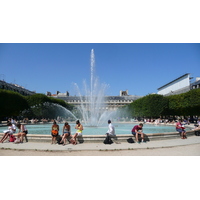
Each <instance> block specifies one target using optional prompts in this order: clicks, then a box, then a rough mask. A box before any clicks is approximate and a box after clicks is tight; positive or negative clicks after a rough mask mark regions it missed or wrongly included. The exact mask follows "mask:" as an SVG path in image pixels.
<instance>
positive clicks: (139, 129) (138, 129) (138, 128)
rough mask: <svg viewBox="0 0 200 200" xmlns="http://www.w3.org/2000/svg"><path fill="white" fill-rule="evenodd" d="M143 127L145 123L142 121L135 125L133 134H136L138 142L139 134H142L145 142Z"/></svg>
mask: <svg viewBox="0 0 200 200" xmlns="http://www.w3.org/2000/svg"><path fill="white" fill-rule="evenodd" d="M142 128H143V124H142V123H140V124H139V125H136V126H134V127H133V129H132V134H133V135H134V136H135V140H136V142H137V143H139V140H138V134H140V135H141V138H142V142H145V141H144V133H143V132H142V131H143V130H142Z"/></svg>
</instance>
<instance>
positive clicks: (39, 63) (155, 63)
mask: <svg viewBox="0 0 200 200" xmlns="http://www.w3.org/2000/svg"><path fill="white" fill-rule="evenodd" d="M91 49H94V52H95V61H96V62H95V68H96V75H97V76H98V77H99V81H100V82H101V83H106V84H108V85H109V89H108V90H107V91H106V94H107V95H114V96H115V95H119V91H120V90H128V91H129V95H141V96H143V95H147V94H149V93H156V92H157V88H159V87H161V86H162V85H164V84H166V83H168V82H170V81H172V80H173V79H176V78H178V77H179V76H182V75H183V74H185V73H191V76H192V77H198V76H200V72H199V67H200V44H199V43H195V44H191V43H183V44H182V43H172V44H168V43H3V44H2V43H1V44H0V77H1V79H4V80H5V81H6V82H9V83H16V84H18V85H21V86H23V87H25V88H27V89H29V90H31V91H36V92H37V93H46V92H47V91H50V92H51V93H53V94H55V93H56V91H57V90H58V91H60V92H66V91H69V93H70V95H74V94H75V91H74V87H73V83H77V84H78V85H79V87H80V88H81V87H82V84H83V80H86V82H87V84H88V85H89V84H90V52H91Z"/></svg>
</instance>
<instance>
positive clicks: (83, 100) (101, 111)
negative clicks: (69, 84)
mask: <svg viewBox="0 0 200 200" xmlns="http://www.w3.org/2000/svg"><path fill="white" fill-rule="evenodd" d="M90 72H91V74H90V76H91V77H90V89H89V88H88V86H87V84H86V81H84V82H83V86H84V90H85V91H84V93H85V96H83V95H82V94H81V91H80V89H79V87H78V85H77V83H75V84H74V85H75V88H76V90H77V93H78V96H79V97H80V106H79V107H78V109H79V111H80V113H81V115H82V118H83V122H84V124H85V125H87V126H99V125H102V124H103V123H105V122H106V121H107V120H108V119H109V117H110V116H111V115H112V114H113V113H114V111H109V110H108V108H107V105H106V103H105V91H106V89H107V88H108V85H107V84H100V83H99V80H98V78H97V77H96V76H95V55H94V49H92V50H91V54H90Z"/></svg>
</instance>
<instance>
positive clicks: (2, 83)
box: [0, 80, 35, 96]
mask: <svg viewBox="0 0 200 200" xmlns="http://www.w3.org/2000/svg"><path fill="white" fill-rule="evenodd" d="M0 89H4V90H11V91H14V92H18V93H20V94H21V95H24V96H29V95H33V94H35V92H32V91H30V90H27V89H25V88H24V87H22V86H19V85H17V84H11V83H7V82H5V81H2V80H0Z"/></svg>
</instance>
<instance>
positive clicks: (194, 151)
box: [0, 144, 200, 156]
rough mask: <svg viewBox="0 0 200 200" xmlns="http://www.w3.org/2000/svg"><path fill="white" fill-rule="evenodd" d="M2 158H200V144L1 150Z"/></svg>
mask: <svg viewBox="0 0 200 200" xmlns="http://www.w3.org/2000/svg"><path fill="white" fill-rule="evenodd" d="M0 156H200V144H191V145H186V146H175V147H165V148H153V149H135V150H109V151H108V150H102V151H85V150H84V151H36V150H10V149H0Z"/></svg>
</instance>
